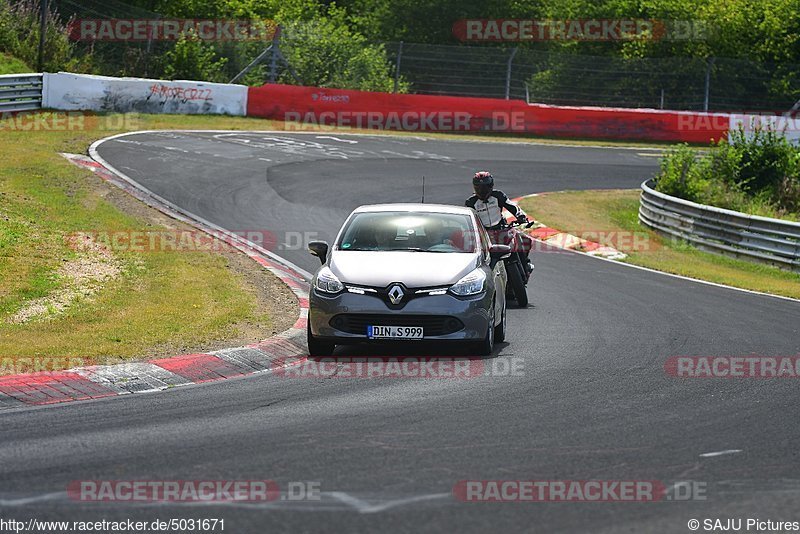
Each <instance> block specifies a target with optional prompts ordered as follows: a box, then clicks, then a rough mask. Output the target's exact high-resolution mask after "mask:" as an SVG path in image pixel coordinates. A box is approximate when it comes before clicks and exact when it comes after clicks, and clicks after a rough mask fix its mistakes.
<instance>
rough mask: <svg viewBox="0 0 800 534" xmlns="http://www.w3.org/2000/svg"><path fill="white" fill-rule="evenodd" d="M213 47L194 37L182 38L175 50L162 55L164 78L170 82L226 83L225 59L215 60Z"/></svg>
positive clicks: (176, 44)
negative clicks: (200, 81)
mask: <svg viewBox="0 0 800 534" xmlns="http://www.w3.org/2000/svg"><path fill="white" fill-rule="evenodd" d="M215 57H216V52H215V50H214V47H213V45H210V44H206V43H204V42H202V41H201V40H200V39H198V38H197V37H196V36H194V35H190V36H182V37H181V38H180V39H178V41H177V42H176V43H175V48H173V49H172V50H170V51H168V52H167V53H166V54H165V55H164V59H165V66H164V76H166V77H167V78H169V79H170V80H203V81H206V82H222V83H225V82H227V81H228V77H227V76H226V74H225V70H224V69H225V64H226V63H227V62H228V60H227V58H220V59H215Z"/></svg>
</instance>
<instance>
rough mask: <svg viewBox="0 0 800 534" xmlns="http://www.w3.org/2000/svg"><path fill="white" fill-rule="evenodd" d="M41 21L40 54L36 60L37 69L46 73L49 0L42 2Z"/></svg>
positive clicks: (42, 0)
mask: <svg viewBox="0 0 800 534" xmlns="http://www.w3.org/2000/svg"><path fill="white" fill-rule="evenodd" d="M40 7H41V13H40V16H41V20H40V21H39V53H38V55H37V59H36V69H37V70H38V71H39V72H44V42H45V36H46V35H47V11H48V7H47V0H41V3H40Z"/></svg>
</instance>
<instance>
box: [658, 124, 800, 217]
mask: <svg viewBox="0 0 800 534" xmlns="http://www.w3.org/2000/svg"><path fill="white" fill-rule="evenodd" d="M656 180H657V182H656V184H657V185H656V189H657V190H658V191H660V192H662V193H665V194H667V195H672V196H676V197H679V198H683V199H686V200H691V201H693V202H698V203H701V204H710V205H712V206H718V207H720V208H728V209H733V210H736V211H743V212H746V213H752V214H756V215H764V216H771V217H784V218H790V219H800V149H799V148H798V147H796V146H794V145H792V144H791V143H790V142H789V141H787V140H786V138H785V137H784V136H783V135H782V133H781V132H775V131H772V130H768V129H767V130H763V129H756V130H754V131H751V132H747V133H746V132H745V131H743V130H741V129H739V130H737V131H733V132H731V133H730V135H729V139H728V141H720V142H719V143H718V144H716V145H714V146H712V147H711V149H710V151H709V153H708V154H706V155H702V156H698V154H697V152H696V151H695V150H694V149H691V148H689V147H688V146H687V145H680V146H679V147H678V148H676V149H675V150H674V151H672V152H671V153H670V154H668V155H667V156H666V157H664V159H662V161H661V172H660V173H659V174H658V176H657V178H656Z"/></svg>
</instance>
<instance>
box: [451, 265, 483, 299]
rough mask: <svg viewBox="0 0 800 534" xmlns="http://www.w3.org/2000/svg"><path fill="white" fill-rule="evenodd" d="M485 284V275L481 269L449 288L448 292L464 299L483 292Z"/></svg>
mask: <svg viewBox="0 0 800 534" xmlns="http://www.w3.org/2000/svg"><path fill="white" fill-rule="evenodd" d="M485 283H486V273H484V272H483V269H475V270H474V271H472V272H471V273H469V274H468V275H466V276H465V277H464V278H462V279H461V280H459V281H458V282H456V283H455V284H453V285H452V286H450V292H451V293H453V294H454V295H458V296H459V297H466V296H468V295H477V294H478V293H480V292H481V291H483V286H484V284H485Z"/></svg>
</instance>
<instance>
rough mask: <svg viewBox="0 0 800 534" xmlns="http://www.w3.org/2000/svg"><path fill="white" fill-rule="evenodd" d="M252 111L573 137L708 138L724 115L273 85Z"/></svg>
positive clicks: (339, 122)
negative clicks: (562, 105) (547, 104)
mask: <svg viewBox="0 0 800 534" xmlns="http://www.w3.org/2000/svg"><path fill="white" fill-rule="evenodd" d="M247 115H248V116H253V117H263V118H269V119H276V120H282V121H284V120H287V121H292V122H299V123H300V124H299V125H298V126H297V127H298V128H302V127H303V125H308V126H311V127H313V126H316V125H324V126H350V127H363V128H378V129H389V130H406V131H408V130H411V131H414V130H420V131H422V130H425V131H462V132H463V131H470V132H485V131H494V132H517V133H531V134H536V135H545V136H561V137H573V138H581V137H584V138H595V139H597V138H599V139H628V140H651V141H685V142H691V143H708V142H710V141H712V140H717V139H720V138H723V137H725V135H726V134H727V132H728V128H729V124H730V118H729V116H728V115H726V114H709V113H691V112H677V111H661V110H632V109H620V108H591V107H587V108H582V107H555V106H545V105H528V104H526V103H525V102H522V101H520V100H501V99H491V98H464V97H452V96H429V95H403V94H391V93H374V92H368V91H352V90H345V89H320V88H317V87H300V86H293V85H280V84H270V85H264V86H261V87H251V88H249V90H248V97H247Z"/></svg>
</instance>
